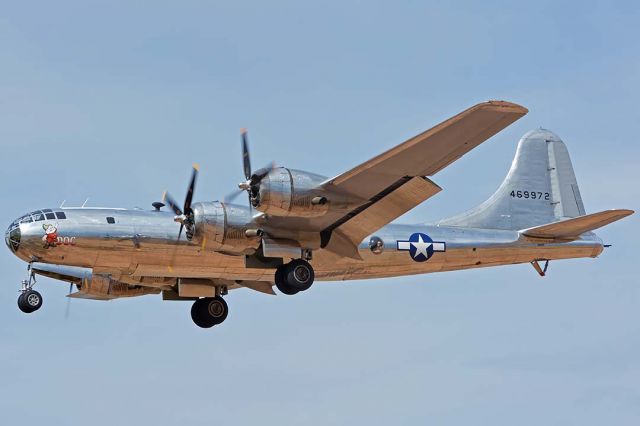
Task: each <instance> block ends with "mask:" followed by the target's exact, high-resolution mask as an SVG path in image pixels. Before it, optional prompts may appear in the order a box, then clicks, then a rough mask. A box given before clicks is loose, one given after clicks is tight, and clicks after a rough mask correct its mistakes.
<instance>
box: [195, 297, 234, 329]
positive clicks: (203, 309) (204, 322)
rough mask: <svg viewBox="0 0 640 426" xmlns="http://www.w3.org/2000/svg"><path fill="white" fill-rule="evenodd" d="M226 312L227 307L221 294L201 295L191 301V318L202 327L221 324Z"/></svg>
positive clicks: (227, 310)
mask: <svg viewBox="0 0 640 426" xmlns="http://www.w3.org/2000/svg"><path fill="white" fill-rule="evenodd" d="M228 314H229V307H228V306H227V302H225V301H224V299H223V298H222V297H221V296H216V297H203V298H201V299H198V300H196V301H195V302H193V306H192V307H191V319H193V322H194V323H195V324H196V325H197V326H198V327H202V328H211V327H213V326H214V325H218V324H221V323H222V322H223V321H224V320H225V319H226V318H227V315H228Z"/></svg>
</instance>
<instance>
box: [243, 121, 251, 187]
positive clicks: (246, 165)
mask: <svg viewBox="0 0 640 426" xmlns="http://www.w3.org/2000/svg"><path fill="white" fill-rule="evenodd" d="M241 133H242V167H243V169H244V177H245V179H246V180H249V179H251V159H250V158H249V143H248V141H247V129H242V130H241Z"/></svg>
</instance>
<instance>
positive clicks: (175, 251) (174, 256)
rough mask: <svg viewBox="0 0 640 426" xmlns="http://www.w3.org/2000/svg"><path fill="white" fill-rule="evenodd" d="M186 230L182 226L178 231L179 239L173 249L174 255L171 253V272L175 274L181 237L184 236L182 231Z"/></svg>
mask: <svg viewBox="0 0 640 426" xmlns="http://www.w3.org/2000/svg"><path fill="white" fill-rule="evenodd" d="M183 228H184V224H183V223H181V224H180V230H179V231H178V239H177V240H176V245H175V247H174V248H173V253H171V260H170V261H169V272H173V265H175V263H176V256H177V254H178V247H179V245H180V237H181V236H182V229H183Z"/></svg>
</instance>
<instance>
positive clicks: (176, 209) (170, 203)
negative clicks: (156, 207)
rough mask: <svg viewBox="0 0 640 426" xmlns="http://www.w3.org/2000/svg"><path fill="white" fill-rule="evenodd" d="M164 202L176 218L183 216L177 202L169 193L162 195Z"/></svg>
mask: <svg viewBox="0 0 640 426" xmlns="http://www.w3.org/2000/svg"><path fill="white" fill-rule="evenodd" d="M162 201H164V202H165V204H167V205H168V206H169V207H170V208H171V210H173V212H174V213H175V214H176V216H180V215H182V210H180V207H178V203H176V200H174V199H173V197H172V196H171V195H169V193H168V192H165V193H164V194H162Z"/></svg>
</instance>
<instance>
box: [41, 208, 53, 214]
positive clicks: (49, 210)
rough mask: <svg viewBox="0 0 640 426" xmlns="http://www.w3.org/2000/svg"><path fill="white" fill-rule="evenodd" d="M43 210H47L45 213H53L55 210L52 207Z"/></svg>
mask: <svg viewBox="0 0 640 426" xmlns="http://www.w3.org/2000/svg"><path fill="white" fill-rule="evenodd" d="M42 211H43V212H45V213H51V212H53V210H51V209H43V210H42Z"/></svg>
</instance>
